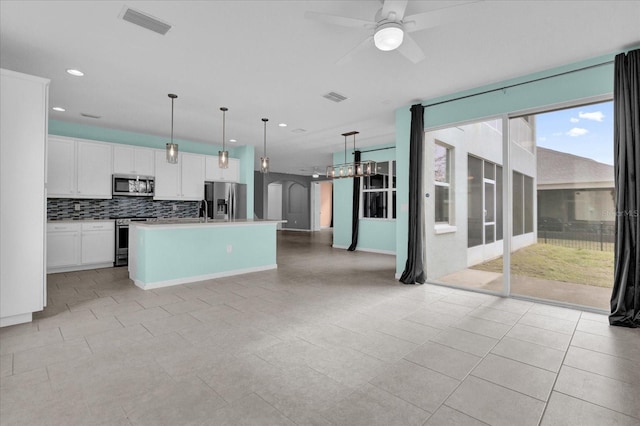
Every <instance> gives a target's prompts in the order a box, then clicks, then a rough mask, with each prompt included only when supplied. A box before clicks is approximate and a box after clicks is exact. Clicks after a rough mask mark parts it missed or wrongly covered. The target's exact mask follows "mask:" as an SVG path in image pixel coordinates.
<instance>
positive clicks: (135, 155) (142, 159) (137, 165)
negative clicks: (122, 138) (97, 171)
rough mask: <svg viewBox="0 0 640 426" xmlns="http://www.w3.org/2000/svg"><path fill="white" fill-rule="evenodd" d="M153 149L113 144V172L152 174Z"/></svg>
mask: <svg viewBox="0 0 640 426" xmlns="http://www.w3.org/2000/svg"><path fill="white" fill-rule="evenodd" d="M154 165H155V157H154V150H153V149H151V148H141V147H134V146H131V145H118V144H114V145H113V173H115V174H127V175H139V176H154V175H155V167H154Z"/></svg>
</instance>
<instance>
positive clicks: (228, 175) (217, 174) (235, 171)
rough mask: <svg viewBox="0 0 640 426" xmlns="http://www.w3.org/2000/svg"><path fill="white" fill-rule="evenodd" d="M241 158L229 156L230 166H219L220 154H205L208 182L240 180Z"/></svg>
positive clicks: (206, 178)
mask: <svg viewBox="0 0 640 426" xmlns="http://www.w3.org/2000/svg"><path fill="white" fill-rule="evenodd" d="M239 179H240V160H238V159H237V158H229V167H228V168H226V169H221V168H220V167H218V156H217V155H207V156H205V180H206V181H208V182H239Z"/></svg>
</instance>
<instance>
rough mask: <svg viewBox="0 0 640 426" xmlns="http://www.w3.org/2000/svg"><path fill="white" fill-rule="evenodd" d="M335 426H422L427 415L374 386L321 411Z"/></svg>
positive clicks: (367, 387) (358, 391)
mask: <svg viewBox="0 0 640 426" xmlns="http://www.w3.org/2000/svg"><path fill="white" fill-rule="evenodd" d="M324 416H325V417H326V418H327V419H329V420H330V421H331V422H332V423H333V424H336V425H350V426H392V425H407V426H409V425H422V424H423V423H424V421H425V419H426V418H427V417H428V416H429V413H428V412H426V411H424V410H421V409H420V408H418V407H416V406H414V405H412V404H410V403H408V402H406V401H404V400H403V399H400V398H398V397H396V396H394V395H392V394H390V393H388V392H385V391H384V390H381V389H378V388H376V387H375V386H371V385H367V386H363V387H362V388H359V389H358V390H356V391H355V392H353V393H351V394H350V395H349V396H347V397H346V398H344V399H343V400H342V401H340V402H338V403H337V404H335V405H334V406H332V407H331V408H330V409H329V410H326V411H325V412H324Z"/></svg>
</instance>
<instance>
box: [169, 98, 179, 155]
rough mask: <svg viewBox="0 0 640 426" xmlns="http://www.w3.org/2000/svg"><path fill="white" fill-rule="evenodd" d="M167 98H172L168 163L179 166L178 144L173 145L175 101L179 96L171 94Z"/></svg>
mask: <svg viewBox="0 0 640 426" xmlns="http://www.w3.org/2000/svg"><path fill="white" fill-rule="evenodd" d="M167 96H169V97H170V98H171V142H169V143H168V144H167V163H169V164H178V144H177V143H173V101H175V100H176V98H177V97H178V95H174V94H173V93H169V94H168V95H167Z"/></svg>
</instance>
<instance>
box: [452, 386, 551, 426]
mask: <svg viewBox="0 0 640 426" xmlns="http://www.w3.org/2000/svg"><path fill="white" fill-rule="evenodd" d="M445 404H446V405H448V406H449V407H451V408H454V409H456V410H458V411H461V412H462V413H464V414H467V415H468V416H471V417H473V418H476V419H478V420H480V421H483V422H485V423H487V424H490V425H495V426H513V425H519V426H528V425H537V424H538V422H539V420H540V418H541V417H542V412H543V411H544V407H545V403H544V402H542V401H539V400H537V399H534V398H531V397H529V396H526V395H523V394H521V393H518V392H515V391H512V390H510V389H507V388H504V387H502V386H498V385H496V384H493V383H490V382H487V381H485V380H482V379H479V378H477V377H474V376H469V377H467V378H466V379H465V380H464V381H463V382H462V384H461V385H460V387H458V389H456V391H455V392H454V393H453V394H452V395H451V396H450V397H449V398H448V399H447V401H446V402H445Z"/></svg>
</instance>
